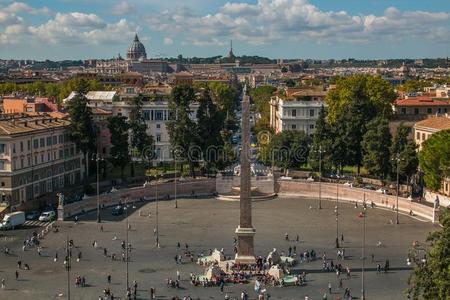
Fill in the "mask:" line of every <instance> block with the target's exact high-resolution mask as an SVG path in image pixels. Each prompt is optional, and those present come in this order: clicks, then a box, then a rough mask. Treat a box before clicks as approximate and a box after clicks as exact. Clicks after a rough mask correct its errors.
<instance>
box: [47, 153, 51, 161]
mask: <svg viewBox="0 0 450 300" xmlns="http://www.w3.org/2000/svg"><path fill="white" fill-rule="evenodd" d="M50 160H51V158H50V152H48V153H47V161H50Z"/></svg>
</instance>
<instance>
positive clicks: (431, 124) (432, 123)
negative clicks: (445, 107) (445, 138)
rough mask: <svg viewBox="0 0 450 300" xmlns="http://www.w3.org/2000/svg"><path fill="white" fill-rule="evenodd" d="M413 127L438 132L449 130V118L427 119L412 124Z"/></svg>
mask: <svg viewBox="0 0 450 300" xmlns="http://www.w3.org/2000/svg"><path fill="white" fill-rule="evenodd" d="M414 127H416V128H417V127H426V128H431V129H435V130H437V131H439V130H445V129H450V117H448V116H442V117H431V118H429V119H425V120H423V121H420V122H417V123H416V124H414Z"/></svg>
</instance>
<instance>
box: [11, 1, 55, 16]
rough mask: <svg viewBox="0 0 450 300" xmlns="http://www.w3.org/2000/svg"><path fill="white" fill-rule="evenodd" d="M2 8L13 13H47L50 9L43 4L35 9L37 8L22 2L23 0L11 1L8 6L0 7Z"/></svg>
mask: <svg viewBox="0 0 450 300" xmlns="http://www.w3.org/2000/svg"><path fill="white" fill-rule="evenodd" d="M2 10H3V11H4V12H7V13H14V14H17V13H21V12H24V13H29V14H48V13H49V12H50V10H49V9H48V8H47V7H45V6H44V7H42V8H39V9H37V8H34V7H31V6H29V5H28V4H26V3H23V2H13V3H11V4H9V5H8V6H6V7H4V8H2Z"/></svg>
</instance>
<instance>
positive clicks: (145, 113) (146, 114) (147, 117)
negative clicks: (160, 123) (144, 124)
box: [142, 110, 150, 120]
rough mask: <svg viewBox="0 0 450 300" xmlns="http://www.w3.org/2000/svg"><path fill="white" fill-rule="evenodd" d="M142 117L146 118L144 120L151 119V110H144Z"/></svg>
mask: <svg viewBox="0 0 450 300" xmlns="http://www.w3.org/2000/svg"><path fill="white" fill-rule="evenodd" d="M142 117H143V118H144V120H150V111H148V110H144V111H143V112H142Z"/></svg>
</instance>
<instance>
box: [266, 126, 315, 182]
mask: <svg viewBox="0 0 450 300" xmlns="http://www.w3.org/2000/svg"><path fill="white" fill-rule="evenodd" d="M309 144H310V137H309V136H308V135H307V134H306V133H305V132H304V131H297V130H287V131H283V132H280V133H278V134H276V135H275V136H274V137H273V139H272V141H271V143H270V149H271V151H272V154H273V162H274V164H275V165H276V166H278V167H280V168H283V169H284V172H285V174H287V171H288V169H289V168H293V167H299V166H300V165H301V164H303V163H305V162H306V161H307V158H308V153H309ZM268 159H270V160H271V159H272V157H268Z"/></svg>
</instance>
